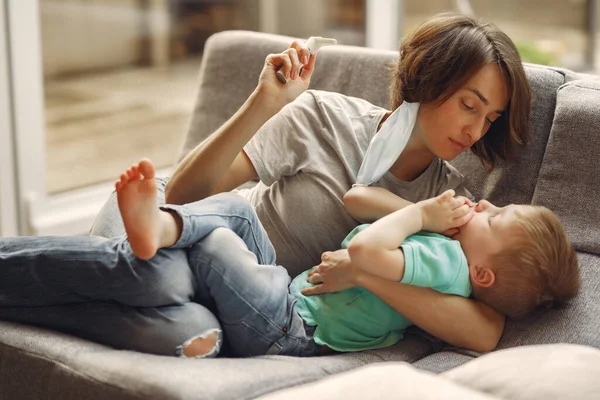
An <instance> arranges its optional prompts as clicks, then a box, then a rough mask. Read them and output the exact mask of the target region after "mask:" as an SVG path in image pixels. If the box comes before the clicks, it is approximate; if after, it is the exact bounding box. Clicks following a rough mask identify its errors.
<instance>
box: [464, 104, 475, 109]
mask: <svg viewBox="0 0 600 400" xmlns="http://www.w3.org/2000/svg"><path fill="white" fill-rule="evenodd" d="M463 106H465V108H466V109H467V110H472V109H473V107H471V106H469V105H467V103H463Z"/></svg>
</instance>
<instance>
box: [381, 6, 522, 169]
mask: <svg viewBox="0 0 600 400" xmlns="http://www.w3.org/2000/svg"><path fill="white" fill-rule="evenodd" d="M490 63H495V64H497V65H498V66H500V68H501V69H502V71H503V73H504V76H505V78H506V84H507V87H508V90H509V93H510V96H509V102H508V106H507V109H506V111H505V112H504V114H503V115H502V116H501V117H500V118H498V119H497V120H496V121H494V123H493V124H492V125H491V126H490V128H489V130H488V131H487V133H486V134H485V135H484V136H483V138H481V139H480V140H479V141H478V142H477V143H475V144H474V145H473V146H472V147H471V151H472V152H473V153H474V154H475V155H476V156H477V157H479V159H480V160H481V161H482V162H483V163H484V164H485V165H486V166H487V167H488V168H489V169H490V170H491V169H493V168H494V165H495V163H496V161H497V159H498V158H500V159H507V158H509V157H510V156H511V155H512V151H513V147H514V145H515V144H519V145H524V144H527V142H528V141H529V113H530V109H531V89H530V87H529V82H528V80H527V77H526V75H525V70H524V68H523V64H522V62H521V57H520V56H519V53H518V51H517V49H516V47H515V45H514V43H513V42H512V40H511V39H510V38H509V37H508V36H507V35H506V34H505V33H503V32H501V31H500V30H498V29H497V28H496V27H494V26H493V25H491V24H487V23H483V22H480V21H478V20H476V19H474V18H471V17H466V16H463V15H447V14H443V15H439V16H436V17H434V18H433V19H430V20H428V21H427V22H425V23H423V24H422V25H420V26H419V27H418V28H417V29H416V30H414V31H413V32H412V33H410V34H409V35H408V36H407V37H405V38H404V40H403V41H402V44H401V45H400V56H399V58H398V61H397V62H396V63H395V64H394V65H392V67H391V68H392V73H393V82H392V87H391V93H390V96H391V97H390V104H391V107H392V110H395V109H396V108H398V107H399V106H400V104H402V102H403V101H404V100H406V101H408V102H411V103H412V102H419V103H432V102H439V103H443V102H444V101H446V100H448V99H449V98H450V97H451V96H452V95H453V94H454V93H455V92H456V91H457V90H459V89H460V88H461V87H463V86H464V85H465V84H466V82H467V81H468V80H469V79H470V78H471V77H472V76H473V75H474V74H475V73H477V72H478V71H479V70H480V69H481V68H483V67H484V66H485V65H487V64H490Z"/></svg>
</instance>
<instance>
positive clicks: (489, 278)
mask: <svg viewBox="0 0 600 400" xmlns="http://www.w3.org/2000/svg"><path fill="white" fill-rule="evenodd" d="M469 275H470V277H471V284H472V285H477V286H479V287H482V288H489V287H491V286H492V285H493V284H494V282H495V281H496V274H495V273H494V271H492V270H491V269H489V268H485V267H480V266H479V265H473V266H471V267H470V268H469Z"/></svg>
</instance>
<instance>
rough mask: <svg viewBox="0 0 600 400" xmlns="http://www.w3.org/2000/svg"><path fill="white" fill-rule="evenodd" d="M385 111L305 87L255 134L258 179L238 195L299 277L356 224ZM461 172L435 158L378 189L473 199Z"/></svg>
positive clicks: (252, 145) (417, 196)
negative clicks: (354, 195) (353, 192)
mask: <svg viewBox="0 0 600 400" xmlns="http://www.w3.org/2000/svg"><path fill="white" fill-rule="evenodd" d="M386 111H387V110H385V109H383V108H381V107H378V106H375V105H373V104H371V103H369V102H367V101H365V100H362V99H359V98H355V97H349V96H345V95H342V94H339V93H334V92H325V91H317V90H308V91H306V92H304V93H303V94H302V95H300V96H299V97H298V98H297V99H296V100H295V101H294V102H293V103H290V104H288V105H287V106H285V107H284V108H283V109H282V110H281V111H280V112H279V113H278V114H277V115H275V116H274V117H273V118H271V119H270V120H269V121H268V122H267V123H266V124H264V125H263V126H262V127H261V129H260V130H259V131H258V132H257V133H256V135H255V136H254V137H253V138H252V140H251V141H250V142H249V143H248V144H247V145H246V147H245V148H244V150H245V151H246V153H247V154H248V157H249V158H250V160H251V162H252V164H253V165H254V168H255V169H256V172H257V173H258V177H259V179H260V182H259V183H258V184H257V185H256V186H254V187H252V188H250V189H245V190H241V191H240V192H239V193H240V194H241V195H243V196H244V197H246V198H247V199H248V200H249V201H250V202H251V203H252V204H253V206H254V208H255V209H256V212H257V214H258V216H259V218H260V220H261V222H262V224H263V226H264V227H265V230H266V231H267V233H268V235H269V238H270V239H271V242H272V243H273V246H274V247H275V251H276V253H277V263H278V264H280V265H282V266H284V267H285V268H287V270H288V271H289V273H290V275H291V276H292V277H295V276H296V275H298V274H299V273H301V272H302V271H304V270H305V269H307V268H309V267H311V266H313V265H317V264H319V262H320V260H321V254H322V253H323V252H324V251H328V250H337V249H339V248H340V244H341V242H342V240H343V239H344V237H346V235H348V233H349V232H350V231H351V230H352V229H353V228H354V227H356V226H357V225H358V224H359V223H358V221H356V220H355V219H354V218H352V217H351V216H350V214H348V212H346V210H345V209H344V203H343V200H342V199H343V196H344V194H345V193H346V192H347V191H348V190H349V189H350V188H351V187H352V184H353V183H354V182H355V180H356V176H357V174H358V170H359V168H360V165H361V163H362V160H363V157H364V155H365V152H366V151H367V147H368V146H369V142H370V140H371V138H372V137H373V135H375V133H376V131H377V126H378V125H379V123H380V122H381V120H382V118H383V117H384V115H385V113H386ZM462 181H463V177H462V175H461V174H460V173H459V172H458V171H457V170H456V169H455V168H453V167H452V166H450V165H449V164H448V163H447V162H445V161H443V160H440V159H438V158H435V159H434V160H433V162H432V163H431V164H430V165H429V167H428V168H427V169H426V170H425V172H423V173H422V174H421V175H420V176H419V177H418V178H417V179H415V180H413V181H411V182H404V181H400V180H398V179H397V178H395V177H394V176H393V175H392V174H391V173H390V172H387V173H386V174H385V175H384V176H383V177H382V178H381V179H380V180H379V181H378V182H376V183H375V184H373V186H379V187H383V188H385V189H387V190H389V191H391V192H392V193H395V194H397V195H398V196H400V197H402V198H403V199H405V200H408V201H411V202H417V201H419V200H423V199H427V198H430V197H433V196H436V195H438V194H440V193H442V192H443V191H445V190H447V189H454V190H455V191H456V192H457V194H462V195H466V196H468V197H472V196H471V194H470V193H469V192H468V191H467V190H466V189H465V188H464V186H463V184H462Z"/></svg>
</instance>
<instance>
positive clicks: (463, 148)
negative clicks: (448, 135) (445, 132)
mask: <svg viewBox="0 0 600 400" xmlns="http://www.w3.org/2000/svg"><path fill="white" fill-rule="evenodd" d="M449 140H450V142H451V143H452V144H453V145H454V148H456V150H458V151H460V152H462V151H464V150H465V149H466V148H467V146H465V145H463V144H462V143H459V142H457V141H454V140H452V139H449Z"/></svg>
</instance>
